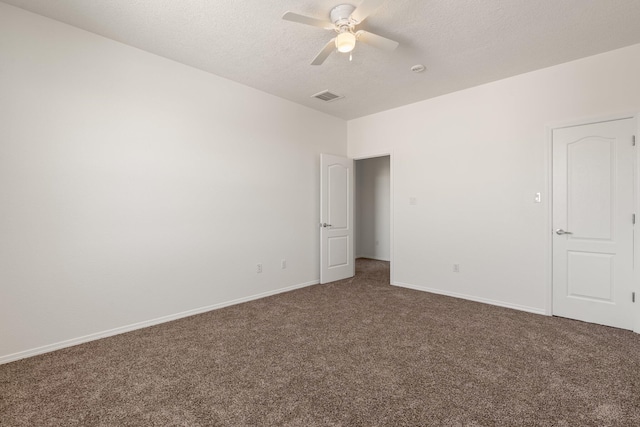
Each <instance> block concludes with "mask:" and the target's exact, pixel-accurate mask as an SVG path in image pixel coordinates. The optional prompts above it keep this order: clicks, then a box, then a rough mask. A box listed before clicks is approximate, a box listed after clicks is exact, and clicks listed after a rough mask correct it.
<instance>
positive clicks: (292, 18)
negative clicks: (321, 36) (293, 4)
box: [282, 12, 334, 30]
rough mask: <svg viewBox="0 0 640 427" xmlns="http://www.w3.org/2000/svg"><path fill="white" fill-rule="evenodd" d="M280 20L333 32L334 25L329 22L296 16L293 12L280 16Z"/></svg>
mask: <svg viewBox="0 0 640 427" xmlns="http://www.w3.org/2000/svg"><path fill="white" fill-rule="evenodd" d="M282 19H284V20H285V21H291V22H297V23H299V24H306V25H311V26H313V27H320V28H324V29H325V30H333V28H334V25H333V24H332V23H331V22H328V21H322V20H320V19H316V18H311V17H309V16H304V15H298V14H297V13H293V12H285V13H284V15H282Z"/></svg>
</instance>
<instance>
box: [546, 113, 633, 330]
mask: <svg viewBox="0 0 640 427" xmlns="http://www.w3.org/2000/svg"><path fill="white" fill-rule="evenodd" d="M624 119H632V120H633V122H634V128H635V130H636V132H635V134H636V152H635V158H634V167H633V171H634V185H635V188H634V199H635V200H634V201H633V206H634V210H635V212H636V215H637V216H638V217H639V220H638V221H637V224H638V226H636V227H634V230H633V240H634V244H633V246H634V254H633V263H634V266H635V268H634V270H633V284H632V288H633V290H634V291H635V292H636V304H637V306H636V307H635V310H634V311H635V312H634V313H633V314H634V316H633V317H634V322H633V332H635V333H640V286H638V284H639V283H640V246H639V245H638V243H639V242H640V197H639V196H638V192H639V191H640V167H639V166H640V154H639V151H640V136H639V135H640V127H639V123H638V113H637V112H631V113H619V114H612V115H606V116H593V117H586V118H583V119H576V120H568V121H562V122H552V123H549V124H547V125H546V126H545V133H546V139H547V142H546V144H545V147H544V148H545V150H544V151H545V153H544V163H545V164H544V168H545V187H546V189H547V196H546V198H545V199H546V200H547V202H548V203H547V212H546V221H545V248H546V257H545V258H546V266H545V270H546V271H545V276H546V278H547V286H546V307H545V314H546V315H547V316H553V234H552V233H553V131H554V130H555V129H561V128H567V127H574V126H582V125H588V124H596V123H602V122H610V121H614V120H624Z"/></svg>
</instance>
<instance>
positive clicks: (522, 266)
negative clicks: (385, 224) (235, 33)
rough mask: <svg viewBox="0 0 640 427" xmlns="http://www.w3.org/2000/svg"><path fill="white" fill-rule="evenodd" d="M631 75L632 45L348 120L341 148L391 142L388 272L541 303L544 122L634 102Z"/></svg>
mask: <svg viewBox="0 0 640 427" xmlns="http://www.w3.org/2000/svg"><path fill="white" fill-rule="evenodd" d="M638 76H640V45H634V46H631V47H628V48H625V49H620V50H616V51H612V52H608V53H605V54H601V55H598V56H594V57H589V58H585V59H582V60H579V61H574V62H570V63H566V64H562V65H559V66H555V67H551V68H547V69H544V70H539V71H536V72H532V73H528V74H524V75H520V76H516V77H513V78H509V79H506V80H502V81H498V82H494V83H491V84H487V85H483V86H479V87H475V88H471V89H468V90H464V91H460V92H457V93H452V94H449V95H445V96H442V97H439V98H435V99H431V100H427V101H423V102H420V103H416V104H412V105H408V106H404V107H401V108H397V109H394V110H390V111H386V112H382V113H379V114H375V115H371V116H367V117H363V118H360V119H356V120H352V121H350V122H349V123H348V134H349V136H348V155H349V156H351V157H359V156H362V155H366V154H368V153H371V152H393V158H392V161H393V167H392V170H393V171H394V176H393V182H394V206H393V210H394V212H393V215H394V216H393V217H394V254H393V257H394V258H393V259H394V269H395V272H394V276H395V282H396V283H397V284H401V285H404V286H411V287H417V288H420V289H425V290H432V291H435V292H440V293H445V294H451V295H458V296H463V297H466V298H471V299H476V300H480V301H486V302H492V303H496V304H501V305H506V306H511V307H515V308H521V309H525V310H530V311H534V312H544V311H545V310H546V309H548V304H547V301H548V296H547V292H548V290H549V289H550V288H549V273H548V271H549V270H548V269H549V251H548V249H549V247H548V239H549V236H550V225H549V224H548V222H547V220H548V209H549V205H548V203H549V200H548V194H547V185H548V171H547V169H546V167H547V155H548V151H547V150H548V140H547V135H546V130H545V127H546V126H548V125H550V124H552V123H556V122H559V121H571V120H576V119H584V118H598V117H602V116H608V115H612V114H616V113H627V112H637V111H639V110H640V78H638ZM424 78H425V82H424V84H429V74H428V73H427V74H425V76H424ZM536 192H542V194H543V203H541V204H534V203H533V197H534V193H536ZM411 197H415V198H416V199H417V204H416V205H415V206H411V205H409V198H411ZM454 263H458V264H460V270H461V271H460V273H453V271H452V266H453V264H454Z"/></svg>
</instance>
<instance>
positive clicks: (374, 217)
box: [355, 156, 391, 261]
mask: <svg viewBox="0 0 640 427" xmlns="http://www.w3.org/2000/svg"><path fill="white" fill-rule="evenodd" d="M355 173H356V185H355V187H356V190H355V196H356V197H355V199H356V200H355V204H356V209H355V217H356V218H355V224H356V230H355V232H356V238H355V246H356V248H355V255H356V258H370V259H375V260H379V261H391V162H390V156H381V157H372V158H367V159H361V160H356V161H355Z"/></svg>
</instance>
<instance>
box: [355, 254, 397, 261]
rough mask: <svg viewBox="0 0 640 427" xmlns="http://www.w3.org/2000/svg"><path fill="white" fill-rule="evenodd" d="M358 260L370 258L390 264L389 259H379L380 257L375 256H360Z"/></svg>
mask: <svg viewBox="0 0 640 427" xmlns="http://www.w3.org/2000/svg"><path fill="white" fill-rule="evenodd" d="M356 258H368V259H375V260H376V261H387V262H389V260H388V259H385V258H381V257H378V256H373V255H358V256H357V257H356Z"/></svg>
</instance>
